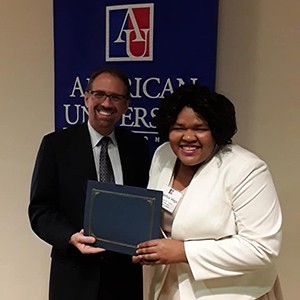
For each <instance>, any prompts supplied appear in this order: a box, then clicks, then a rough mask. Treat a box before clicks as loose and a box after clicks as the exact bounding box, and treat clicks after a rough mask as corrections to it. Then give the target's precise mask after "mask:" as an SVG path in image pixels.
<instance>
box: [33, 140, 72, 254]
mask: <svg viewBox="0 0 300 300" xmlns="http://www.w3.org/2000/svg"><path fill="white" fill-rule="evenodd" d="M59 189H60V187H59V172H58V165H57V159H56V153H55V147H54V139H53V135H48V136H45V137H44V138H43V140H42V143H41V146H40V149H39V151H38V155H37V159H36V163H35V167H34V171H33V176H32V182H31V191H30V204H29V209H28V211H29V219H30V223H31V227H32V229H33V231H34V232H35V233H36V234H37V235H38V236H39V237H40V238H41V239H43V240H44V241H45V242H47V243H49V244H51V245H52V246H55V247H56V248H58V249H60V250H62V251H64V252H65V251H67V250H68V249H69V239H70V237H71V235H72V234H73V233H74V232H76V230H75V228H74V227H73V226H72V225H71V224H70V223H69V222H68V220H67V219H66V218H65V216H64V215H62V214H61V213H60V210H59V203H60V199H59V197H60V191H59Z"/></svg>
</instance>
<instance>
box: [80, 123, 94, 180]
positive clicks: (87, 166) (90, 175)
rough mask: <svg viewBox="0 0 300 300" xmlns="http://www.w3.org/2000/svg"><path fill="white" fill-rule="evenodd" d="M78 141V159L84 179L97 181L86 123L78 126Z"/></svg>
mask: <svg viewBox="0 0 300 300" xmlns="http://www.w3.org/2000/svg"><path fill="white" fill-rule="evenodd" d="M78 129H79V132H78V139H76V140H77V141H79V145H78V147H77V149H78V153H77V155H78V159H79V161H81V162H82V165H81V168H82V170H83V174H85V178H87V179H89V180H97V172H96V166H95V160H94V154H93V150H92V144H91V138H90V134H89V131H88V127H87V123H85V124H83V125H81V126H79V128H78Z"/></svg>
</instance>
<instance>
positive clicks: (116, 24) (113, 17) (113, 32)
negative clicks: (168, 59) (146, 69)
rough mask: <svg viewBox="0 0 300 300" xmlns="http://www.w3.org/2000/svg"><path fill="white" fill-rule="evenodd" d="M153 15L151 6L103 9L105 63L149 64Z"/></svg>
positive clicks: (151, 49)
mask: <svg viewBox="0 0 300 300" xmlns="http://www.w3.org/2000/svg"><path fill="white" fill-rule="evenodd" d="M153 14H154V4H153V3H143V4H130V5H116V6H108V7H106V61H145V60H146V61H152V60H153Z"/></svg>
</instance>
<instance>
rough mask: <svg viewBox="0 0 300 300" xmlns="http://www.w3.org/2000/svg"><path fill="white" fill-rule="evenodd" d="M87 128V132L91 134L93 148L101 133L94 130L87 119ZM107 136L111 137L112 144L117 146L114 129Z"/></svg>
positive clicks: (101, 136)
mask: <svg viewBox="0 0 300 300" xmlns="http://www.w3.org/2000/svg"><path fill="white" fill-rule="evenodd" d="M88 129H89V133H90V136H91V142H92V148H93V149H94V148H95V147H97V146H98V143H99V142H100V140H101V139H102V138H103V135H102V134H100V133H99V132H98V131H96V130H95V129H94V128H93V127H92V125H91V124H90V122H89V121H88ZM108 136H109V137H110V138H111V140H112V143H113V145H114V146H117V139H116V135H115V131H114V130H113V132H112V133H111V134H110V135H108Z"/></svg>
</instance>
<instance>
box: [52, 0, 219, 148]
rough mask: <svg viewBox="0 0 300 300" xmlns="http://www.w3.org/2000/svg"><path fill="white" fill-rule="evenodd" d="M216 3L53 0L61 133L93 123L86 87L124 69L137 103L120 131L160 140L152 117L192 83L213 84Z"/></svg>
mask: <svg viewBox="0 0 300 300" xmlns="http://www.w3.org/2000/svg"><path fill="white" fill-rule="evenodd" d="M217 20H218V0H194V1H170V0H169V1H168V0H164V1H161V0H160V1H159V0H158V1H152V2H148V1H141V0H140V1H134V0H131V1H130V0H129V1H128V0H126V1H124V0H123V1H122V0H115V1H105V0H101V1H100V0H86V1H79V0H73V1H71V2H70V1H67V0H54V45H55V129H60V128H65V127H70V126H73V125H77V124H81V123H82V122H85V121H87V119H88V114H87V109H86V108H85V106H84V89H85V87H86V84H87V80H88V77H89V75H90V74H91V72H92V71H93V70H95V69H96V68H99V67H105V66H113V67H117V68H120V69H122V70H123V71H125V73H126V74H127V75H128V77H129V79H130V81H131V97H132V99H131V105H130V107H129V109H128V111H127V113H126V114H125V115H124V116H123V117H122V119H121V120H120V122H119V124H118V126H123V127H126V128H128V129H130V130H132V131H134V132H138V133H140V134H142V135H143V136H145V138H147V139H148V140H149V146H150V152H151V153H153V151H154V149H155V148H156V147H157V146H158V145H159V144H160V143H161V140H160V138H159V137H158V134H157V132H156V128H155V126H154V124H153V121H152V117H153V116H155V114H156V111H157V108H158V106H159V102H160V100H161V99H162V98H163V97H164V96H165V95H167V94H168V93H170V92H172V91H173V90H174V89H175V88H177V87H178V86H180V85H182V84H183V83H187V82H197V83H200V84H205V85H208V86H209V87H210V88H212V89H214V87H215V72H216V47H217Z"/></svg>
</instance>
